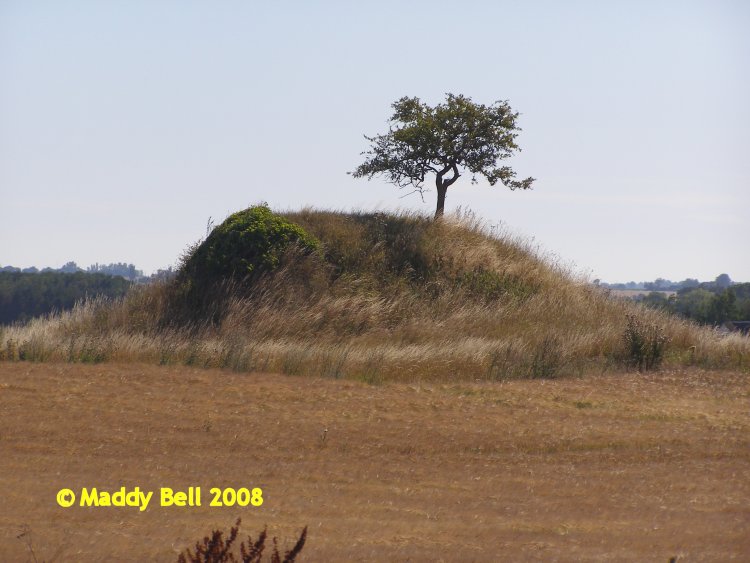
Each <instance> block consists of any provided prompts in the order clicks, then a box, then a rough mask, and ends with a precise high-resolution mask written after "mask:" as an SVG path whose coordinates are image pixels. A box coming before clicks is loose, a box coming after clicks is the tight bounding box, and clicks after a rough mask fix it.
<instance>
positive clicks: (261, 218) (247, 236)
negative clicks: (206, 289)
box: [183, 205, 320, 285]
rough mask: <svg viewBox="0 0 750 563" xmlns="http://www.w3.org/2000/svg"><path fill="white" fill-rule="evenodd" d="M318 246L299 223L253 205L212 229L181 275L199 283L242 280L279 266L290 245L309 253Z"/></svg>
mask: <svg viewBox="0 0 750 563" xmlns="http://www.w3.org/2000/svg"><path fill="white" fill-rule="evenodd" d="M319 245H320V244H319V242H318V241H317V239H315V238H314V237H312V236H310V235H308V234H307V233H306V232H305V230H304V229H303V228H302V227H300V226H299V225H296V224H295V223H292V222H291V221H288V220H287V219H284V218H283V217H281V216H279V215H276V214H275V213H274V212H273V211H271V210H270V209H269V208H268V206H267V205H256V206H254V207H250V208H248V209H245V210H244V211H238V212H237V213H234V214H232V215H230V216H229V217H228V218H227V219H226V221H224V222H223V223H222V224H221V225H219V226H218V227H216V228H215V229H214V230H213V231H211V234H210V235H208V238H206V240H205V241H203V243H202V244H200V245H199V246H198V247H197V248H196V249H195V250H194V251H193V252H192V253H191V254H190V255H189V256H188V257H187V259H186V261H185V264H184V267H183V274H184V275H186V276H187V277H188V278H190V279H191V280H192V281H193V282H194V283H197V284H199V285H206V284H211V283H215V282H220V281H224V280H228V279H231V280H244V279H247V278H248V277H250V278H252V277H255V276H257V275H259V274H262V273H264V272H269V271H272V270H274V269H276V268H278V266H279V265H280V264H281V261H282V258H283V257H284V255H285V254H286V253H287V252H288V251H289V250H291V249H292V248H295V249H297V250H299V251H301V252H302V253H304V254H309V253H312V252H315V251H316V250H317V249H318V248H319Z"/></svg>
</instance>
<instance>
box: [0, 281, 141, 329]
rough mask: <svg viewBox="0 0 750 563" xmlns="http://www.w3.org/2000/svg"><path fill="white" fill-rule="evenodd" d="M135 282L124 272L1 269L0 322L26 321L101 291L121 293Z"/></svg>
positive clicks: (109, 295)
mask: <svg viewBox="0 0 750 563" xmlns="http://www.w3.org/2000/svg"><path fill="white" fill-rule="evenodd" d="M131 283H132V282H130V281H129V280H126V279H124V278H123V277H120V276H110V275H106V274H91V273H86V272H80V271H79V272H75V273H62V272H40V273H23V272H8V271H0V324H9V323H13V322H16V321H20V322H24V321H27V320H28V319H30V318H32V317H38V316H40V315H46V314H48V313H51V312H52V311H63V310H67V309H71V308H72V307H73V305H75V303H76V302H77V301H80V300H82V299H85V298H92V297H96V296H100V295H104V296H106V297H120V296H122V295H124V294H125V292H126V291H127V289H128V287H129V286H130V285H131Z"/></svg>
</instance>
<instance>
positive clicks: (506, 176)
mask: <svg viewBox="0 0 750 563" xmlns="http://www.w3.org/2000/svg"><path fill="white" fill-rule="evenodd" d="M392 107H393V110H394V112H393V116H392V117H391V119H390V127H389V130H388V133H386V134H385V135H376V136H375V137H367V136H365V138H366V139H367V140H368V141H370V142H371V143H372V145H371V147H370V150H369V151H366V152H364V153H362V154H363V155H366V156H367V158H366V160H365V162H364V163H363V164H361V165H359V166H358V167H357V169H356V170H355V171H354V172H352V173H351V174H352V175H353V176H354V177H355V178H361V177H367V178H368V179H372V178H373V176H376V175H379V174H382V175H383V176H385V177H386V178H387V180H388V181H389V182H390V183H392V184H395V185H396V186H398V187H399V188H405V187H412V188H414V192H418V193H420V194H423V193H424V190H425V189H426V188H425V178H426V177H427V176H429V175H430V174H434V175H435V187H436V188H437V209H436V210H435V218H438V217H440V216H442V215H443V212H444V210H445V194H446V192H447V191H448V188H449V187H450V186H451V185H452V184H453V183H455V182H456V180H458V179H459V177H460V176H461V174H462V172H464V171H465V170H468V171H469V172H470V173H471V175H472V177H471V181H472V183H476V182H477V180H476V177H477V175H481V176H484V177H485V178H486V179H487V181H488V182H489V183H490V185H491V186H494V185H495V184H496V183H497V182H498V181H500V182H501V183H502V184H503V185H505V186H506V187H508V188H510V189H511V190H518V189H520V190H526V189H529V188H531V184H532V183H533V182H534V178H526V179H525V180H516V179H515V177H516V173H515V172H514V171H513V169H511V168H510V167H509V166H499V165H498V163H499V161H501V160H503V159H506V158H508V157H510V156H512V155H513V153H514V152H515V151H520V150H521V149H520V148H519V147H518V145H517V144H516V142H515V139H516V137H517V136H518V133H517V132H518V131H520V129H519V127H518V126H517V125H516V118H517V117H518V113H514V112H513V111H512V110H511V108H510V106H509V105H508V103H507V102H506V101H498V102H495V103H494V104H492V105H490V106H486V105H483V104H477V103H474V102H472V101H471V98H468V97H465V96H460V95H459V96H456V95H454V94H446V99H445V103H442V104H437V105H436V106H435V107H430V106H428V105H427V104H423V103H422V102H421V101H420V100H419V98H408V97H404V98H401V99H400V100H398V101H397V102H394V103H393V104H392ZM414 192H411V193H414Z"/></svg>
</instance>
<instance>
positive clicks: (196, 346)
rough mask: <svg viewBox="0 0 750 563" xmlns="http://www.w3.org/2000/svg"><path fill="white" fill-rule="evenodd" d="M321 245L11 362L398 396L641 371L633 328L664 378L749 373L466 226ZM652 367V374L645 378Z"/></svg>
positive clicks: (126, 303) (63, 318)
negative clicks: (199, 373) (358, 383)
mask: <svg viewBox="0 0 750 563" xmlns="http://www.w3.org/2000/svg"><path fill="white" fill-rule="evenodd" d="M286 217H287V218H288V219H290V220H292V221H294V222H295V223H298V224H299V225H301V226H302V227H303V228H304V229H305V230H306V231H308V232H309V233H310V234H312V235H314V236H315V237H317V238H318V239H319V240H320V241H321V242H322V244H323V254H322V255H320V254H316V255H306V256H301V255H297V254H295V253H294V252H290V253H289V256H287V259H286V260H285V261H284V264H283V265H282V267H280V268H279V269H278V270H276V271H275V272H273V273H272V274H269V275H267V276H265V277H263V278H262V279H260V280H257V281H256V282H254V283H253V285H252V287H250V288H248V287H243V286H242V284H237V283H233V284H224V285H221V286H218V287H216V288H215V289H214V290H213V291H214V292H215V293H214V294H212V295H210V296H208V298H206V299H204V300H203V302H204V303H209V304H210V306H211V310H210V311H206V310H197V309H195V308H190V307H187V306H186V305H185V303H183V302H181V301H180V298H179V296H180V289H179V286H178V284H179V283H180V282H179V279H178V280H177V281H172V282H168V283H159V284H154V285H150V286H144V287H137V288H134V289H133V290H132V291H130V292H129V293H128V294H127V295H126V296H125V297H124V298H123V299H120V300H118V301H106V300H92V301H88V302H85V303H80V304H78V305H77V306H76V307H75V308H74V309H73V310H72V311H70V312H66V313H61V314H57V315H52V316H49V317H47V318H43V319H34V320H32V321H31V322H29V323H28V324H25V325H19V326H12V327H6V328H5V329H3V331H2V333H0V358H2V359H6V360H29V361H51V360H54V361H69V362H100V361H138V362H149V363H168V364H173V363H174V364H188V365H197V366H206V367H221V368H227V369H233V370H237V371H274V372H281V373H287V374H306V375H312V376H320V377H333V378H340V377H346V378H355V379H361V380H364V381H368V382H371V383H379V382H382V381H390V380H435V379H443V380H445V379H464V380H498V379H509V378H528V377H545V378H549V377H558V376H565V375H570V374H578V373H585V372H591V371H604V370H609V369H621V368H622V367H623V366H625V367H627V366H629V365H632V357H630V356H629V351H628V341H627V331H628V327H629V324H628V323H629V322H630V323H631V325H632V322H633V321H629V319H636V320H637V321H638V323H641V324H643V325H644V326H649V327H658V330H659V331H660V334H663V335H664V338H665V342H668V345H665V346H664V348H663V350H660V361H661V362H662V365H666V366H670V365H700V366H704V367H734V368H743V369H744V368H747V367H748V365H749V364H750V339H748V338H746V337H741V336H726V337H720V336H719V335H718V334H716V332H715V331H712V330H710V329H706V328H702V327H699V326H697V325H695V324H693V323H691V322H688V321H686V320H682V319H678V318H675V317H670V316H667V315H666V314H664V313H662V312H659V311H655V310H650V309H646V308H643V307H641V306H640V305H637V304H634V303H631V302H629V301H625V300H621V299H616V298H612V297H610V296H609V295H608V294H607V293H606V292H604V291H602V290H600V289H598V288H595V287H592V286H591V285H589V284H587V283H586V281H585V280H582V279H579V278H577V277H576V276H575V275H574V274H573V273H572V272H571V271H570V269H569V268H567V267H566V266H565V265H563V264H561V263H560V262H559V261H558V260H556V259H554V257H550V256H545V255H542V254H541V253H540V252H539V251H538V250H537V249H535V248H534V247H533V246H532V244H531V243H530V242H529V241H527V240H523V239H519V238H518V237H515V236H513V235H512V234H509V233H507V232H505V231H502V230H498V229H492V228H489V227H488V226H487V225H485V224H483V223H482V222H481V221H480V220H478V219H477V218H476V217H474V216H472V215H470V214H463V215H456V216H452V217H447V218H445V219H444V220H441V221H438V222H434V221H432V220H430V219H428V218H426V217H422V216H419V215H413V214H405V213H404V214H400V215H386V214H372V213H370V214H368V213H355V214H344V213H336V212H330V211H315V210H310V209H306V210H302V211H299V212H295V213H287V214H286ZM641 367H643V366H641Z"/></svg>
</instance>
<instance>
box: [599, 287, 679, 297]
mask: <svg viewBox="0 0 750 563" xmlns="http://www.w3.org/2000/svg"><path fill="white" fill-rule="evenodd" d="M611 291H612V295H619V296H620V297H638V296H639V295H648V294H649V293H663V294H664V295H665V296H666V297H670V296H672V295H677V292H676V291H654V290H649V289H613V290H611Z"/></svg>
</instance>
